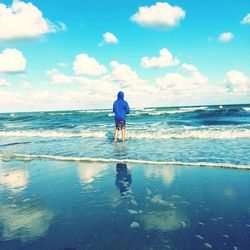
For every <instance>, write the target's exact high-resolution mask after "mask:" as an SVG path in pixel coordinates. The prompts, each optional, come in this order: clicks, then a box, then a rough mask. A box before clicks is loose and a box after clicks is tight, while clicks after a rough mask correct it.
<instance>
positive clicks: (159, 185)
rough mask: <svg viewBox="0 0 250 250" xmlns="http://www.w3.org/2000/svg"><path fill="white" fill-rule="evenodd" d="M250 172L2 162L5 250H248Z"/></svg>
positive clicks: (1, 245)
mask: <svg viewBox="0 0 250 250" xmlns="http://www.w3.org/2000/svg"><path fill="white" fill-rule="evenodd" d="M249 190H250V171H242V170H226V169H219V168H204V167H190V166H174V165H173V166H157V165H144V164H121V163H119V164H115V163H100V162H95V163H90V162H77V161H68V162H66V161H53V160H44V159H34V160H31V161H28V160H26V161H21V160H15V159H10V160H7V159H2V160H1V161H0V249H1V250H4V249H209V248H212V249H249V248H248V247H249V245H250V199H249V196H250V191H249Z"/></svg>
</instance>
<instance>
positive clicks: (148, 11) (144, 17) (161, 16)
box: [131, 2, 185, 28]
mask: <svg viewBox="0 0 250 250" xmlns="http://www.w3.org/2000/svg"><path fill="white" fill-rule="evenodd" d="M184 17H185V11H184V10H183V9H182V8H180V7H178V6H171V5H170V4H168V3H166V2H157V3H156V4H155V5H152V6H150V7H148V6H144V7H140V8H139V10H138V12H137V13H135V14H134V15H133V16H131V20H132V21H133V22H136V23H138V24H139V25H141V26H143V27H154V28H172V27H175V26H178V24H179V22H180V21H181V20H182V19H184Z"/></svg>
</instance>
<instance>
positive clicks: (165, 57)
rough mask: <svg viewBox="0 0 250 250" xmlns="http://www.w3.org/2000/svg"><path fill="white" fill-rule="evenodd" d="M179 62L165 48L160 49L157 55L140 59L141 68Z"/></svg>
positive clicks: (170, 64)
mask: <svg viewBox="0 0 250 250" xmlns="http://www.w3.org/2000/svg"><path fill="white" fill-rule="evenodd" d="M177 64H179V60H178V59H177V58H176V57H175V58H174V56H173V55H172V54H171V53H170V51H169V50H168V49H166V48H163V49H162V50H160V56H159V57H152V58H148V57H143V58H142V59H141V66H142V67H143V68H165V67H168V66H174V65H177Z"/></svg>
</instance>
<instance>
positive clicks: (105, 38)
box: [98, 32, 119, 46]
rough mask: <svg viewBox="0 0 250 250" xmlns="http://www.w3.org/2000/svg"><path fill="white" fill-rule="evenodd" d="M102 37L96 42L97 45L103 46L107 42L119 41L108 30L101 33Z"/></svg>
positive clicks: (114, 42) (115, 42)
mask: <svg viewBox="0 0 250 250" xmlns="http://www.w3.org/2000/svg"><path fill="white" fill-rule="evenodd" d="M102 37H103V40H102V41H101V42H100V43H99V44H98V46H103V45H105V44H109V43H112V44H117V43H118V42H119V41H118V39H117V37H116V36H115V35H114V34H112V33H110V32H106V33H104V34H103V35H102Z"/></svg>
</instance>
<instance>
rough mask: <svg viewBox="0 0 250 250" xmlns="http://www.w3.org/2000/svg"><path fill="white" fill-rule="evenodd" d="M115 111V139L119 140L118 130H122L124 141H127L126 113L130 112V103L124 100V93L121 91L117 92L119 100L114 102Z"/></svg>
mask: <svg viewBox="0 0 250 250" xmlns="http://www.w3.org/2000/svg"><path fill="white" fill-rule="evenodd" d="M113 112H115V141H114V142H117V137H118V131H119V130H121V133H122V142H125V126H126V114H128V113H129V112H130V109H129V106H128V103H127V102H126V101H125V100H124V93H123V92H122V91H120V92H119V93H118V94H117V100H116V101H115V102H114V104H113Z"/></svg>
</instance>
